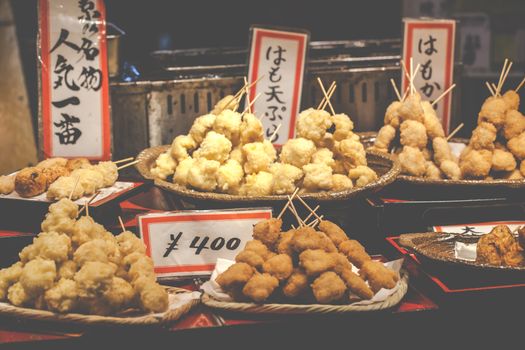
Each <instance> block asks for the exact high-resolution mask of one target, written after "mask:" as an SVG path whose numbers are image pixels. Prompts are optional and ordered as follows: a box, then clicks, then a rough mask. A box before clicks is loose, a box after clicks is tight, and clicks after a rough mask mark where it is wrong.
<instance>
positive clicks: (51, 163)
mask: <svg viewBox="0 0 525 350" xmlns="http://www.w3.org/2000/svg"><path fill="white" fill-rule="evenodd" d="M67 162H68V160H67V159H65V158H60V157H56V158H48V159H44V160H43V161H41V162H39V163H38V164H37V165H35V167H37V168H41V169H45V168H54V167H57V166H58V167H63V166H66V165H67Z"/></svg>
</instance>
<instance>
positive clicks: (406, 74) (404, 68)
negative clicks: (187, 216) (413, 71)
mask: <svg viewBox="0 0 525 350" xmlns="http://www.w3.org/2000/svg"><path fill="white" fill-rule="evenodd" d="M399 63H400V64H401V68H402V69H403V72H405V77H406V79H407V80H408V81H410V74H408V69H407V66H406V65H405V61H403V60H400V61H399Z"/></svg>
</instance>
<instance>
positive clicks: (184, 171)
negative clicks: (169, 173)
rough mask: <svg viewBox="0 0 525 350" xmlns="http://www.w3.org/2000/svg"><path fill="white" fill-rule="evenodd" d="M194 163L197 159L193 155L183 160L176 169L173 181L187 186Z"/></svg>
mask: <svg viewBox="0 0 525 350" xmlns="http://www.w3.org/2000/svg"><path fill="white" fill-rule="evenodd" d="M193 164H195V159H193V158H192V157H188V158H186V159H184V160H183V161H181V162H180V163H179V165H177V168H176V169H175V174H174V175H173V182H174V183H176V184H179V185H181V186H186V185H187V184H188V173H189V172H190V169H191V168H193Z"/></svg>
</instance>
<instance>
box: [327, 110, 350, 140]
mask: <svg viewBox="0 0 525 350" xmlns="http://www.w3.org/2000/svg"><path fill="white" fill-rule="evenodd" d="M330 121H331V122H332V124H333V125H334V126H335V130H334V134H333V139H334V140H335V141H342V140H344V139H347V138H350V137H352V135H353V133H352V130H354V123H353V122H352V120H351V119H350V117H349V116H348V115H346V114H344V113H339V114H335V115H332V116H331V117H330ZM354 135H355V134H354ZM325 136H326V134H325Z"/></svg>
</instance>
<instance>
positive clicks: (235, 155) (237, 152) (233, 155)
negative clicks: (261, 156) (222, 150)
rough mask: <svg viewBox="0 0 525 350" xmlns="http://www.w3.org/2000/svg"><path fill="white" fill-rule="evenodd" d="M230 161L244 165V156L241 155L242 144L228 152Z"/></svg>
mask: <svg viewBox="0 0 525 350" xmlns="http://www.w3.org/2000/svg"><path fill="white" fill-rule="evenodd" d="M230 159H232V160H235V161H237V163H239V164H240V165H241V166H242V165H244V155H243V153H242V144H241V145H238V146H236V147H234V148H233V149H232V151H231V152H230Z"/></svg>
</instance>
